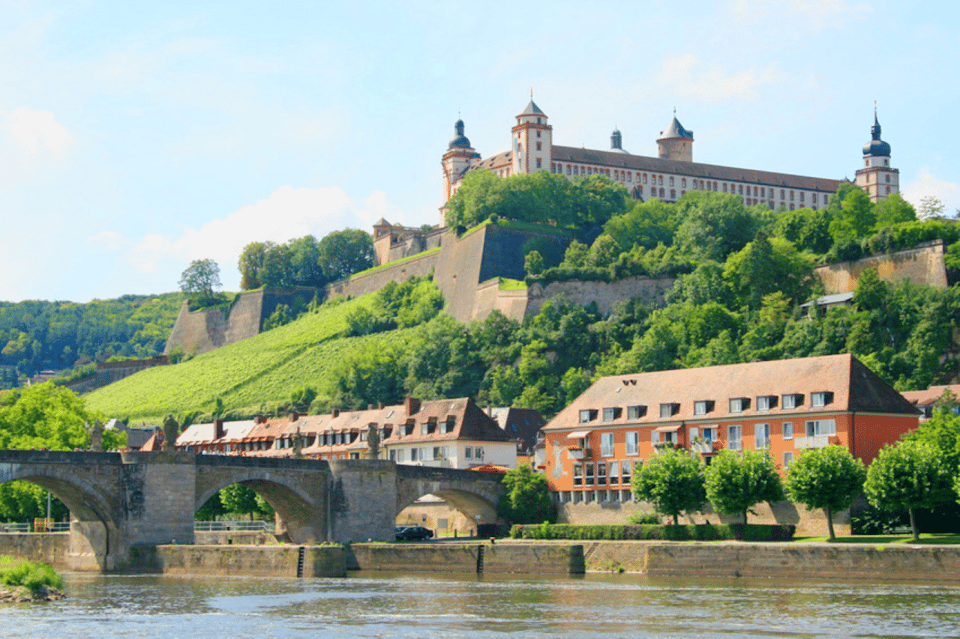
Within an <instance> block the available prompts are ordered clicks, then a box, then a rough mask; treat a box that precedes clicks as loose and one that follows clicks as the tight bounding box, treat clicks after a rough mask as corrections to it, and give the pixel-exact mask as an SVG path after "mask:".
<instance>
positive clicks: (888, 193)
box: [887, 186, 890, 195]
mask: <svg viewBox="0 0 960 639" xmlns="http://www.w3.org/2000/svg"><path fill="white" fill-rule="evenodd" d="M887 195H890V187H889V186H888V187H887Z"/></svg>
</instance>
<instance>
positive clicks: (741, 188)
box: [740, 184, 743, 195]
mask: <svg viewBox="0 0 960 639" xmlns="http://www.w3.org/2000/svg"><path fill="white" fill-rule="evenodd" d="M740 195H743V185H742V184H741V185H740Z"/></svg>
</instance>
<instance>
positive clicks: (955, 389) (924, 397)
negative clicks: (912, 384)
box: [901, 384, 960, 406]
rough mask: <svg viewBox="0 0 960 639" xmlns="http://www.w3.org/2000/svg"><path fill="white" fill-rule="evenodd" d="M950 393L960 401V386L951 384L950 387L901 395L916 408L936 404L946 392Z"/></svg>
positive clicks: (907, 392)
mask: <svg viewBox="0 0 960 639" xmlns="http://www.w3.org/2000/svg"><path fill="white" fill-rule="evenodd" d="M946 391H950V392H951V393H953V394H954V395H955V396H956V397H957V398H958V399H960V384H950V385H948V386H931V387H930V388H927V389H925V390H919V391H904V392H903V393H901V395H903V396H904V398H905V399H906V400H907V401H909V402H912V403H913V404H914V405H916V406H929V405H930V404H934V403H936V401H937V400H938V399H940V397H941V396H942V395H943V394H944V392H946Z"/></svg>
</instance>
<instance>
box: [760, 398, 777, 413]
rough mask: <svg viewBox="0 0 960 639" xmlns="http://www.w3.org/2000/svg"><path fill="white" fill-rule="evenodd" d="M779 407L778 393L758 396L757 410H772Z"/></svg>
mask: <svg viewBox="0 0 960 639" xmlns="http://www.w3.org/2000/svg"><path fill="white" fill-rule="evenodd" d="M776 407H777V396H776V395H760V396H759V397H757V410H770V409H773V408H776Z"/></svg>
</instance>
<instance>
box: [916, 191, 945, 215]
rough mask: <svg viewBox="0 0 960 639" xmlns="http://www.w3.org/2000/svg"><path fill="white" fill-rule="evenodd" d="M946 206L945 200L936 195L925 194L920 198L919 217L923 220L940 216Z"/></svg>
mask: <svg viewBox="0 0 960 639" xmlns="http://www.w3.org/2000/svg"><path fill="white" fill-rule="evenodd" d="M944 208H945V207H944V206H943V201H942V200H941V199H940V198H938V197H937V196H936V195H924V196H923V197H922V198H920V211H919V213H918V215H917V217H919V218H920V219H921V220H928V219H930V218H932V217H939V216H940V214H941V213H943V210H944Z"/></svg>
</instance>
